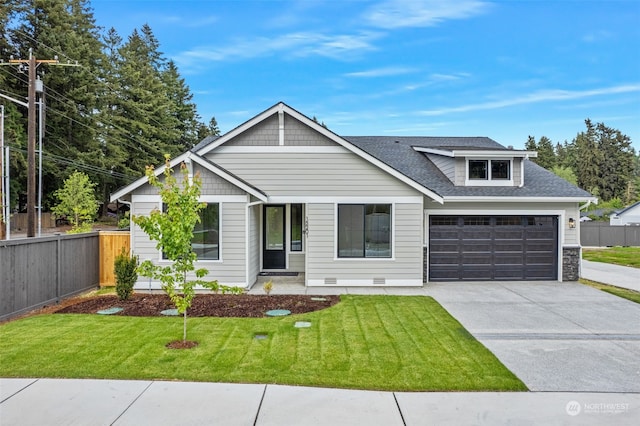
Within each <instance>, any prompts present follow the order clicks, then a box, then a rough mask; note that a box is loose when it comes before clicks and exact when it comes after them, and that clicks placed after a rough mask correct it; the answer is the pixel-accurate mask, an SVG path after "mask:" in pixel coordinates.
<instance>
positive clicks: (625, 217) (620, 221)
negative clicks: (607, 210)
mask: <svg viewBox="0 0 640 426" xmlns="http://www.w3.org/2000/svg"><path fill="white" fill-rule="evenodd" d="M609 224H610V225H611V226H625V225H640V201H638V202H637V203H635V204H632V205H630V206H629V207H627V208H625V209H623V210H620V211H618V212H615V213H612V214H611V216H609Z"/></svg>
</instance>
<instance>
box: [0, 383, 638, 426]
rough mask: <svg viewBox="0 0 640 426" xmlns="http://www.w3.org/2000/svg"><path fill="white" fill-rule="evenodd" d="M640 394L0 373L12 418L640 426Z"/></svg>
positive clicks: (11, 421) (27, 421) (1, 409)
mask: <svg viewBox="0 0 640 426" xmlns="http://www.w3.org/2000/svg"><path fill="white" fill-rule="evenodd" d="M639 418H640V395H639V394H624V393H555V392H544V393H538V392H511V393H506V392H473V393H472V392H467V393H463V392H446V393H442V392H377V391H358V390H345V389H325V388H307V387H295V386H280V385H251V384H227V383H189V382H160V381H128V380H126V381H125V380H123V381H118V380H73V379H0V424H2V425H3V426H12V425H21V426H22V425H63V424H65V425H67V424H82V425H186V424H190V425H196V424H198V425H200V424H208V425H209V424H210V425H217V424H220V425H226V426H234V425H243V426H244V425H248V426H251V425H259V426H263V425H278V426H280V425H293V424H295V425H332V426H335V425H368V426H374V425H384V426H392V425H427V424H428V425H465V424H478V425H504V424H514V425H518V424H522V425H524V424H526V425H531V424H544V425H602V424H615V425H637V423H638V419H639Z"/></svg>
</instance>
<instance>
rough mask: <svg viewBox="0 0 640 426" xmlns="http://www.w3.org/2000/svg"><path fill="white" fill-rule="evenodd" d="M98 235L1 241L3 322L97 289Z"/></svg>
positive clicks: (0, 276)
mask: <svg viewBox="0 0 640 426" xmlns="http://www.w3.org/2000/svg"><path fill="white" fill-rule="evenodd" d="M99 255H100V253H99V245H98V233H97V232H89V233H85V234H77V235H55V236H50V237H41V238H24V239H17V240H9V241H0V320H4V319H7V318H10V317H13V316H16V315H20V314H22V313H25V312H28V311H30V310H32V309H37V308H39V307H42V306H45V305H49V304H53V303H57V302H58V301H60V299H62V298H65V297H69V296H72V295H74V294H78V293H81V292H83V291H86V290H88V289H91V288H96V287H97V286H98V283H99Z"/></svg>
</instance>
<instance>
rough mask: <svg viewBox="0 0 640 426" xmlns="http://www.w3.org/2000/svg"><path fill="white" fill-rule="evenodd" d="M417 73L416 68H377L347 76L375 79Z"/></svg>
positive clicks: (347, 75)
mask: <svg viewBox="0 0 640 426" xmlns="http://www.w3.org/2000/svg"><path fill="white" fill-rule="evenodd" d="M414 72H417V70H416V69H415V68H403V67H384V68H375V69H371V70H366V71H356V72H350V73H347V74H345V76H346V77H357V78H373V77H390V76H394V75H403V74H411V73H414Z"/></svg>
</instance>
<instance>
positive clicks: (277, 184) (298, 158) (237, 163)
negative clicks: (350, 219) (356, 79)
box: [208, 149, 417, 197]
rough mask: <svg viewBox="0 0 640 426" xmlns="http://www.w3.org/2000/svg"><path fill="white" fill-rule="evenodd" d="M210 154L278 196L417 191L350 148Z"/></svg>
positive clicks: (410, 192) (216, 160) (223, 164)
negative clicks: (330, 151) (295, 151)
mask: <svg viewBox="0 0 640 426" xmlns="http://www.w3.org/2000/svg"><path fill="white" fill-rule="evenodd" d="M276 150H277V149H274V152H261V153H240V152H221V153H217V154H216V153H215V152H214V153H213V154H209V156H208V158H209V159H210V160H211V161H214V162H215V163H217V164H219V165H220V166H221V167H223V168H225V169H226V170H228V171H230V172H231V173H233V174H235V175H236V176H238V177H240V178H241V179H243V180H245V181H247V182H249V183H250V184H252V185H254V186H256V187H257V188H259V189H260V190H262V191H264V192H265V193H267V194H269V197H274V196H290V197H313V196H329V197H340V196H349V195H362V196H366V195H370V196H415V195H416V194H417V191H416V190H415V189H413V188H411V187H409V186H408V185H406V184H405V183H403V182H401V181H400V180H399V179H397V178H395V177H393V176H391V175H389V174H387V173H385V172H383V171H381V170H380V169H379V168H377V167H376V166H374V165H372V164H371V163H369V162H367V161H366V160H364V159H362V158H359V157H357V156H356V155H355V154H353V153H351V152H349V151H347V150H346V149H345V150H344V152H341V153H326V152H325V153H304V152H300V153H291V152H275V151H276Z"/></svg>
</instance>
